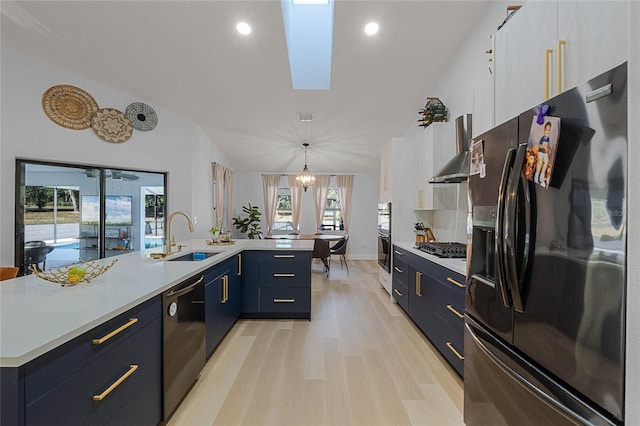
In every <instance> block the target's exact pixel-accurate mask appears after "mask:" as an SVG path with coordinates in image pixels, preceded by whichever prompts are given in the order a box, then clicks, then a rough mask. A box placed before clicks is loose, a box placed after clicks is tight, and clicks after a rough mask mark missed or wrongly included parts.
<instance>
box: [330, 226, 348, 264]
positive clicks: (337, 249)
mask: <svg viewBox="0 0 640 426" xmlns="http://www.w3.org/2000/svg"><path fill="white" fill-rule="evenodd" d="M348 241H349V236H348V235H345V236H344V238H343V239H341V240H340V241H338V242H337V243H335V244H334V245H333V247H331V249H330V252H331V255H334V254H335V255H338V256H340V268H342V262H343V261H344V266H346V267H347V273H349V265H347V258H346V256H345V255H346V254H347V242H348Z"/></svg>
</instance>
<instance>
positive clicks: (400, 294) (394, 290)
mask: <svg viewBox="0 0 640 426" xmlns="http://www.w3.org/2000/svg"><path fill="white" fill-rule="evenodd" d="M393 292H394V293H395V294H397V295H398V296H400V297H402V293H400V292H399V291H398V289H397V288H394V289H393Z"/></svg>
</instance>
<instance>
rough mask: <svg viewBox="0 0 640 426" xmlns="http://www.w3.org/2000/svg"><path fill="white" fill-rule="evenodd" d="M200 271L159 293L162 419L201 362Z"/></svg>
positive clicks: (198, 372) (203, 328) (193, 378)
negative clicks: (161, 323)
mask: <svg viewBox="0 0 640 426" xmlns="http://www.w3.org/2000/svg"><path fill="white" fill-rule="evenodd" d="M203 282H204V275H196V276H195V277H192V278H190V279H188V280H186V281H184V282H182V283H180V284H178V285H176V286H175V287H172V288H171V289H169V290H167V291H165V292H164V293H163V295H162V306H163V309H164V315H163V321H162V322H163V346H162V352H163V364H162V365H163V366H162V373H163V374H162V376H163V379H162V382H163V394H164V409H163V413H164V416H163V417H164V419H165V420H166V419H168V418H169V417H170V416H171V414H173V412H174V411H175V409H176V407H177V406H178V404H180V401H182V398H184V396H185V395H186V394H187V392H188V391H189V389H190V388H191V386H192V385H193V383H194V382H195V380H196V379H197V377H198V375H199V374H200V371H202V368H203V367H204V363H205V324H204V283H203Z"/></svg>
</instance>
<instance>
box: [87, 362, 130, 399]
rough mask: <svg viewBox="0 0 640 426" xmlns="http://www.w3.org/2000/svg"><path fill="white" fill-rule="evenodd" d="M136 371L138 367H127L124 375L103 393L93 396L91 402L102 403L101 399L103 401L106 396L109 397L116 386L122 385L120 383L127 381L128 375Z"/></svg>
mask: <svg viewBox="0 0 640 426" xmlns="http://www.w3.org/2000/svg"><path fill="white" fill-rule="evenodd" d="M137 369H138V366H137V365H135V364H133V365H130V366H129V370H127V372H126V373H124V374H123V375H122V376H121V377H120V378H119V379H118V380H116V381H115V382H113V383H112V384H111V386H109V387H108V388H106V389H105V390H104V392H102V393H101V394H100V395H93V400H94V401H102V400H103V399H105V398H106V397H107V395H109V394H110V393H111V392H113V390H114V389H115V388H117V387H118V386H120V385H121V384H122V382H124V381H125V380H127V379H128V378H129V376H130V375H132V374H133V373H135V372H136V370H137Z"/></svg>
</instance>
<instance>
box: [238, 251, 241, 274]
mask: <svg viewBox="0 0 640 426" xmlns="http://www.w3.org/2000/svg"><path fill="white" fill-rule="evenodd" d="M238 275H242V254H240V253H238Z"/></svg>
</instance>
